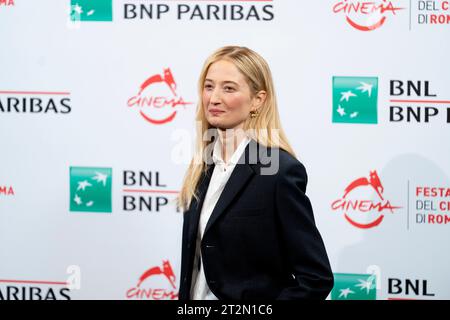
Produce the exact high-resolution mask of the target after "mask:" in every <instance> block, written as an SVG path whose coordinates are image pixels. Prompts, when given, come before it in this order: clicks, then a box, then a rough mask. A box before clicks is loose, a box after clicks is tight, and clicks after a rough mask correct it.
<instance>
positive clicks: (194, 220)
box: [188, 164, 214, 239]
mask: <svg viewBox="0 0 450 320" xmlns="http://www.w3.org/2000/svg"><path fill="white" fill-rule="evenodd" d="M213 170H214V164H212V165H210V166H208V168H207V170H206V173H205V174H204V175H203V177H202V179H201V182H200V185H199V188H198V195H199V197H198V200H196V199H195V198H194V199H193V200H192V203H191V205H190V207H189V213H188V214H190V215H191V216H190V217H189V218H190V219H189V222H190V223H189V239H191V238H192V236H194V237H196V236H197V230H198V223H199V220H200V212H201V210H202V206H203V202H204V201H205V196H206V191H207V190H208V186H209V182H210V180H211V176H212V172H213Z"/></svg>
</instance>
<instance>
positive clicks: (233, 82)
mask: <svg viewBox="0 0 450 320" xmlns="http://www.w3.org/2000/svg"><path fill="white" fill-rule="evenodd" d="M206 81H209V82H212V83H214V80H212V79H205V82H206ZM221 83H223V84H226V83H231V84H235V85H237V86H238V85H239V84H238V83H237V82H235V81H231V80H225V81H222V82H221Z"/></svg>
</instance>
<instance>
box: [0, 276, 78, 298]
mask: <svg viewBox="0 0 450 320" xmlns="http://www.w3.org/2000/svg"><path fill="white" fill-rule="evenodd" d="M67 286H68V283H67V282H57V281H29V280H0V300H71V297H70V289H69V288H67Z"/></svg>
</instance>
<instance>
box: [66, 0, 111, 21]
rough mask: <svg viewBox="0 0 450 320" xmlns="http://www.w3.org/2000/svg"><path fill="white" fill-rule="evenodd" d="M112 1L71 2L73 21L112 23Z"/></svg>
mask: <svg viewBox="0 0 450 320" xmlns="http://www.w3.org/2000/svg"><path fill="white" fill-rule="evenodd" d="M112 19H113V18H112V0H71V1H70V20H71V21H112Z"/></svg>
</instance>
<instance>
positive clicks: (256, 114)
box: [250, 110, 259, 118]
mask: <svg viewBox="0 0 450 320" xmlns="http://www.w3.org/2000/svg"><path fill="white" fill-rule="evenodd" d="M258 114H259V111H258V110H252V111H250V118H256V117H257V116H258Z"/></svg>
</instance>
